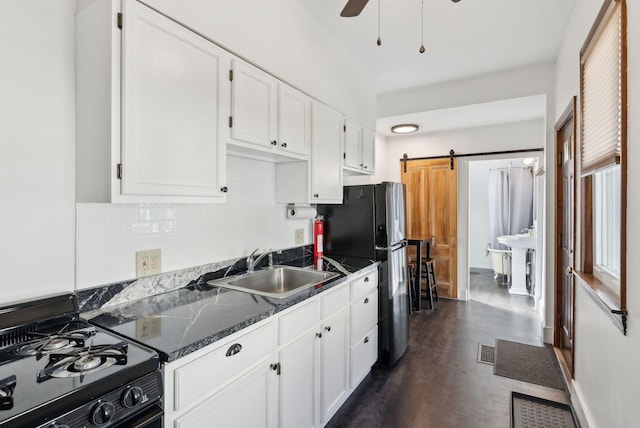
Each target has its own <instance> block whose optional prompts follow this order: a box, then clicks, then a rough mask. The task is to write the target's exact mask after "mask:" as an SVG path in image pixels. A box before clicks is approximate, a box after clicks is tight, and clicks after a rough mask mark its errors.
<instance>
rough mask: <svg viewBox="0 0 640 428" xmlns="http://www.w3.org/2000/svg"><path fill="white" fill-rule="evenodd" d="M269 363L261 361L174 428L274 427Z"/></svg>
mask: <svg viewBox="0 0 640 428" xmlns="http://www.w3.org/2000/svg"><path fill="white" fill-rule="evenodd" d="M271 361H272V360H271V359H265V360H263V361H262V362H260V364H258V365H257V366H255V367H254V368H253V369H250V370H249V371H248V372H247V373H245V374H244V375H242V376H240V377H239V378H238V379H237V380H235V381H234V382H233V383H231V384H230V385H229V386H227V387H225V388H222V389H221V390H220V391H219V392H218V393H217V394H215V395H213V396H211V397H210V398H208V399H206V400H205V401H204V402H202V403H201V404H199V405H198V406H196V407H195V408H194V409H193V410H191V411H189V412H188V413H186V414H184V415H183V416H181V417H178V418H177V419H176V420H175V423H174V426H175V428H210V427H212V426H216V427H221V428H223V427H229V428H235V427H253V428H269V427H275V426H277V425H276V423H275V420H274V417H275V416H276V409H275V408H274V407H273V403H276V399H277V397H276V396H275V395H276V394H275V392H274V391H273V386H272V385H271V384H272V383H273V377H274V375H273V372H272V370H271V368H270V363H271Z"/></svg>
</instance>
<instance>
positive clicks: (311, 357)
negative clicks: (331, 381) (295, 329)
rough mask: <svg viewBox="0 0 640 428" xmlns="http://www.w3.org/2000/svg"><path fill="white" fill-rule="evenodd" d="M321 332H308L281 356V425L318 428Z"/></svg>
mask: <svg viewBox="0 0 640 428" xmlns="http://www.w3.org/2000/svg"><path fill="white" fill-rule="evenodd" d="M317 334H318V332H317V331H308V332H306V333H305V334H303V335H302V336H301V337H300V338H299V339H297V340H295V341H294V342H293V343H291V344H289V345H287V346H285V347H284V348H282V350H281V351H280V353H279V363H280V366H281V373H280V426H281V427H283V428H285V427H291V428H299V427H315V426H317V423H316V420H317V418H316V411H317V406H316V402H317V397H318V390H319V386H320V385H319V378H318V360H319V358H318V345H319V344H318V337H317Z"/></svg>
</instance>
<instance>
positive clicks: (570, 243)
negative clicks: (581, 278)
mask: <svg viewBox="0 0 640 428" xmlns="http://www.w3.org/2000/svg"><path fill="white" fill-rule="evenodd" d="M574 112H575V98H574V101H573V104H570V106H569V108H568V109H567V110H566V111H565V113H564V114H563V116H562V118H561V119H560V121H559V122H558V124H556V127H555V129H556V136H555V142H556V160H557V163H556V165H557V169H556V189H557V195H556V198H557V199H556V210H557V213H556V237H557V238H556V245H557V246H556V262H555V265H556V303H555V304H556V322H555V328H556V335H555V346H557V347H558V348H560V353H561V355H562V359H563V360H564V362H565V364H566V366H567V368H568V369H569V372H570V373H571V375H572V376H573V368H574V366H573V361H574V359H575V355H574V352H575V344H574V309H575V283H574V276H573V267H574V261H575V260H574V247H575V157H574V154H575V139H574V135H575V121H574Z"/></svg>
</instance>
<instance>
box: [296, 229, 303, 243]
mask: <svg viewBox="0 0 640 428" xmlns="http://www.w3.org/2000/svg"><path fill="white" fill-rule="evenodd" d="M299 244H304V229H296V245H299Z"/></svg>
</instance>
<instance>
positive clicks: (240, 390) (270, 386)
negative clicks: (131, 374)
mask: <svg viewBox="0 0 640 428" xmlns="http://www.w3.org/2000/svg"><path fill="white" fill-rule="evenodd" d="M277 333H278V331H277V326H276V323H275V322H274V321H273V320H271V319H268V320H265V321H263V322H261V323H258V324H255V325H254V326H251V327H249V328H247V329H246V330H241V331H239V332H238V333H235V334H233V335H231V336H229V337H227V338H225V339H223V340H222V341H220V343H215V344H213V345H210V346H208V347H206V348H203V349H200V350H198V351H196V352H194V353H192V354H189V355H188V356H186V357H184V358H181V359H179V360H177V361H174V362H171V363H168V364H166V365H165V366H164V381H165V421H164V422H165V423H164V425H165V426H166V427H175V428H185V427H189V428H191V427H210V426H212V424H215V426H217V427H233V428H236V427H247V428H249V427H269V428H272V427H276V426H277V424H278V422H277V412H278V409H277V403H278V376H277V371H276V370H273V369H272V367H273V365H274V363H275V362H276V347H277V337H278V336H277ZM214 421H215V422H214Z"/></svg>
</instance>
